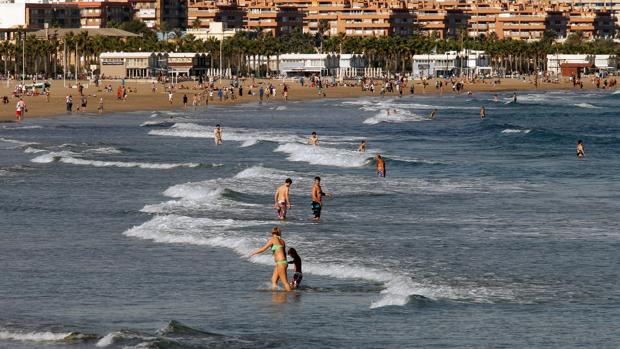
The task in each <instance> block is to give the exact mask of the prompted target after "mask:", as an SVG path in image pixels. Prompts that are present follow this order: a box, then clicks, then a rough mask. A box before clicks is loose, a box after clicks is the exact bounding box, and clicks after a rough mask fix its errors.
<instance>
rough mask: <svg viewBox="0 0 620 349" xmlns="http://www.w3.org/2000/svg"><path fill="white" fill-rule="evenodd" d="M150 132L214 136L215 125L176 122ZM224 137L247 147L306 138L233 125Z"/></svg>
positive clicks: (195, 136)
mask: <svg viewBox="0 0 620 349" xmlns="http://www.w3.org/2000/svg"><path fill="white" fill-rule="evenodd" d="M149 134H150V135H156V136H167V137H182V138H209V139H212V138H214V135H213V127H210V126H203V125H198V124H194V123H176V124H175V125H173V126H172V127H170V128H167V129H161V130H151V131H149ZM222 139H223V141H224V142H226V141H235V142H241V143H242V146H245V147H247V146H251V145H254V144H256V143H257V142H259V141H270V142H278V143H285V142H299V141H303V140H304V138H302V137H299V136H296V135H291V134H285V133H279V132H273V131H268V130H254V129H242V128H232V127H230V128H228V127H223V128H222Z"/></svg>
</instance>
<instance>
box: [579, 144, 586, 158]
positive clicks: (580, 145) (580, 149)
mask: <svg viewBox="0 0 620 349" xmlns="http://www.w3.org/2000/svg"><path fill="white" fill-rule="evenodd" d="M584 155H586V153H585V152H584V150H583V141H582V140H581V139H580V140H578V141H577V158H578V159H579V160H581V159H583V157H584Z"/></svg>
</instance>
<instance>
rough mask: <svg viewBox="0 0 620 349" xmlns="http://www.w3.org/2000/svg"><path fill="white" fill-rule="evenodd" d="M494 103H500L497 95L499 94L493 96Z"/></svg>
mask: <svg viewBox="0 0 620 349" xmlns="http://www.w3.org/2000/svg"><path fill="white" fill-rule="evenodd" d="M493 102H499V96H498V95H497V93H496V94H495V95H493Z"/></svg>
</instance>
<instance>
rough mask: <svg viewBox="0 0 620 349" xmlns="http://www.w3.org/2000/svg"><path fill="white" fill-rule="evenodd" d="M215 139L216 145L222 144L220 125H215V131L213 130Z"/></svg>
mask: <svg viewBox="0 0 620 349" xmlns="http://www.w3.org/2000/svg"><path fill="white" fill-rule="evenodd" d="M213 138H214V139H215V145H221V144H222V128H221V127H220V124H217V125H215V130H213Z"/></svg>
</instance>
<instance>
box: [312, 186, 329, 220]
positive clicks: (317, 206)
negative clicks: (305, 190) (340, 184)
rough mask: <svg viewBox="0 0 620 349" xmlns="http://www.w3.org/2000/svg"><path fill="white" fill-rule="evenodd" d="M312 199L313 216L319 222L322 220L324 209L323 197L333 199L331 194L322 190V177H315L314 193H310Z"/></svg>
mask: <svg viewBox="0 0 620 349" xmlns="http://www.w3.org/2000/svg"><path fill="white" fill-rule="evenodd" d="M310 196H311V198H312V214H313V215H314V218H313V220H314V221H315V222H318V221H320V220H321V209H322V208H323V196H327V197H332V194H331V193H324V192H323V188H321V177H318V176H317V177H314V185H312V192H311V193H310Z"/></svg>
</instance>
